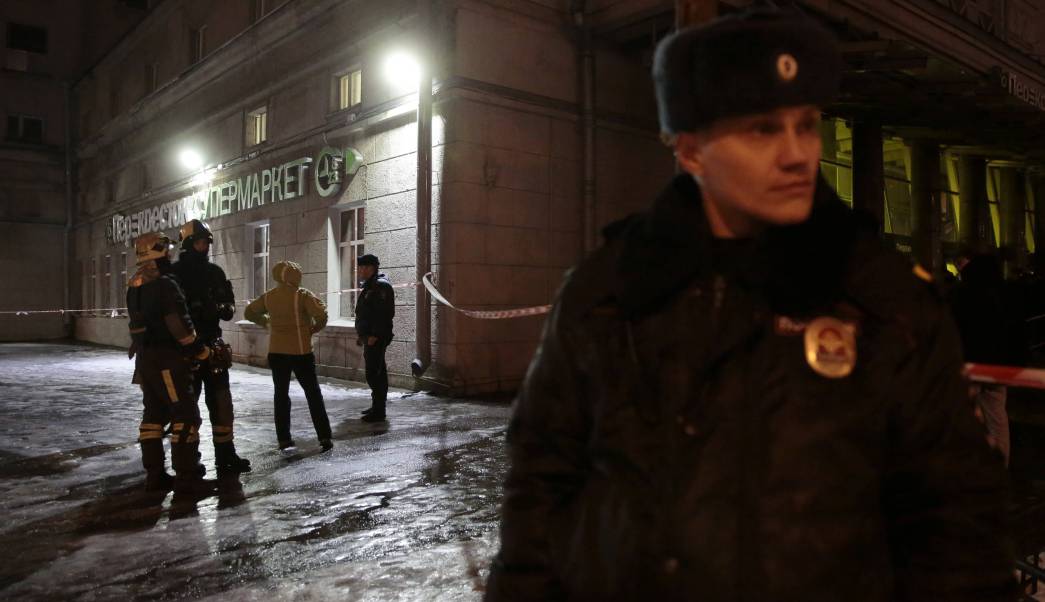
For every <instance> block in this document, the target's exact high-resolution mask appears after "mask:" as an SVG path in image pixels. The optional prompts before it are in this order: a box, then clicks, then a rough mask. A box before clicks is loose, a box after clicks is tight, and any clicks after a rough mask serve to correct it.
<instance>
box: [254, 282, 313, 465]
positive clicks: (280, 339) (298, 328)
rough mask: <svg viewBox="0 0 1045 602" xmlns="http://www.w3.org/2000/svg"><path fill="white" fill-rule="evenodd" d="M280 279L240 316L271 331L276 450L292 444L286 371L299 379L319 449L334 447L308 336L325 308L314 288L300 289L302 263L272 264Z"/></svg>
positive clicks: (311, 333)
mask: <svg viewBox="0 0 1045 602" xmlns="http://www.w3.org/2000/svg"><path fill="white" fill-rule="evenodd" d="M272 278H273V279H274V280H275V281H276V282H277V283H278V284H277V285H276V287H275V288H273V289H270V290H269V291H268V292H266V293H265V294H264V295H262V296H260V297H258V298H257V299H255V300H254V301H252V302H251V303H250V305H248V306H247V309H246V311H245V312H244V317H245V318H247V319H248V320H250V321H251V322H254V323H255V324H257V325H259V326H264V327H266V328H268V330H269V354H268V360H269V368H270V369H271V370H272V382H273V384H274V385H275V388H276V391H275V396H274V400H273V402H274V405H275V416H276V438H277V439H278V440H279V448H280V449H287V448H288V447H294V440H293V439H291V437H290V374H291V372H293V373H294V376H295V377H296V378H297V380H298V384H300V385H301V388H302V389H303V390H304V391H305V399H306V400H308V411H309V413H310V414H312V425H313V426H314V427H315V428H316V435H317V436H318V437H319V444H320V445H321V446H322V447H323V450H324V451H326V450H329V449H330V448H332V447H333V446H334V444H333V443H332V442H331V440H330V420H329V419H328V418H327V409H326V406H325V405H324V404H323V393H322V392H321V391H320V390H319V380H318V379H317V378H316V356H315V355H314V354H313V353H312V335H314V334H315V333H317V332H319V331H320V330H322V329H323V327H324V326H326V324H327V308H326V305H324V303H323V302H322V301H320V300H319V298H318V297H316V296H315V295H314V294H312V291H309V290H308V289H304V288H301V286H300V284H301V266H299V265H298V264H296V263H294V262H293V261H281V262H279V263H277V264H276V265H275V266H273V268H272Z"/></svg>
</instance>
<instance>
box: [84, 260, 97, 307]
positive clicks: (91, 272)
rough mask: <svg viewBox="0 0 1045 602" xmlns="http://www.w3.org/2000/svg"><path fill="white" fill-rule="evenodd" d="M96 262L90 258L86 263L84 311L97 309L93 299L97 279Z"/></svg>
mask: <svg viewBox="0 0 1045 602" xmlns="http://www.w3.org/2000/svg"><path fill="white" fill-rule="evenodd" d="M97 262H98V260H97V259H95V258H94V257H92V258H91V259H90V260H88V261H87V262H86V263H87V291H86V293H87V294H86V300H85V303H84V309H94V308H95V307H97V301H96V300H95V298H94V288H95V287H94V283H95V280H96V279H97V278H98V272H97V270H98V267H97Z"/></svg>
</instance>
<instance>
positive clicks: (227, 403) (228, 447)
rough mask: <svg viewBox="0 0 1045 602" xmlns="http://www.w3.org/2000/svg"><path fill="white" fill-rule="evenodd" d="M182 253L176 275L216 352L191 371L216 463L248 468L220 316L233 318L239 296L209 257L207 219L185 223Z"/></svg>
mask: <svg viewBox="0 0 1045 602" xmlns="http://www.w3.org/2000/svg"><path fill="white" fill-rule="evenodd" d="M180 238H181V253H180V254H179V255H178V262H177V263H175V264H174V266H173V271H174V275H175V276H177V278H178V283H179V284H180V285H181V287H182V289H183V290H184V291H185V300H186V303H187V304H188V307H189V312H190V314H191V315H192V321H193V323H194V324H195V325H196V331H197V333H198V334H199V337H200V339H201V340H202V341H203V342H204V343H205V344H206V345H207V346H208V347H210V348H211V350H212V351H213V355H212V356H211V357H210V358H209V359H208V360H207V361H206V362H204V363H203V365H202V366H201V368H200V370H197V371H196V372H195V373H194V375H193V379H194V380H193V390H194V391H195V393H196V399H197V401H198V400H199V396H200V393H201V392H203V391H205V394H204V399H205V401H206V403H207V413H208V414H210V424H211V431H212V432H213V434H214V463H215V465H216V466H217V469H218V472H219V474H221V473H225V474H236V473H241V472H250V461H249V460H247V459H245V458H241V457H239V456H238V455H237V454H236V444H235V443H234V442H233V432H232V420H233V417H232V392H231V390H230V389H229V367H230V366H231V365H232V353H231V349H230V347H229V345H228V344H226V343H225V342H224V341H223V340H222V338H221V326H220V324H219V322H220V321H221V320H231V319H232V316H233V314H235V312H236V297H235V295H234V294H233V292H232V283H230V282H229V280H228V278H226V277H225V271H224V270H222V269H221V268H220V267H218V266H217V265H215V264H213V263H211V262H210V258H209V257H208V255H209V253H210V246H211V244H212V243H213V242H214V236H213V235H212V234H211V231H210V228H209V227H208V226H207V224H205V223H203V222H201V221H200V220H198V219H194V220H190V221H189V222H187V223H186V224H185V225H183V226H182V227H181V230H180Z"/></svg>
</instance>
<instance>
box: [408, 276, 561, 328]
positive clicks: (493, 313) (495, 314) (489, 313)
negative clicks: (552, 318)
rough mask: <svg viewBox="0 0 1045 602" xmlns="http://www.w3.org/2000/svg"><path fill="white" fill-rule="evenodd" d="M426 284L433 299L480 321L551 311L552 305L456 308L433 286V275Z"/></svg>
mask: <svg viewBox="0 0 1045 602" xmlns="http://www.w3.org/2000/svg"><path fill="white" fill-rule="evenodd" d="M421 282H422V283H424V285H425V288H426V289H428V294H430V295H432V298H433V299H435V300H436V301H438V302H440V303H442V304H443V305H445V306H447V307H449V308H450V309H452V310H454V311H457V312H460V313H462V314H464V315H466V316H468V317H469V318H477V319H479V320H504V319H506V318H523V317H526V316H539V315H541V314H546V313H548V312H549V311H551V309H552V306H551V305H537V306H534V307H522V308H519V309H497V310H485V311H484V310H475V309H461V308H460V307H454V304H453V303H450V302H449V301H447V300H446V297H444V296H443V295H442V293H440V292H439V289H437V288H435V285H434V284H432V273H431V272H428V273H427V274H425V277H424V278H422V279H421Z"/></svg>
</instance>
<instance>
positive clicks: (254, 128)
mask: <svg viewBox="0 0 1045 602" xmlns="http://www.w3.org/2000/svg"><path fill="white" fill-rule="evenodd" d="M246 131H247V146H255V145H257V144H261V143H262V142H264V141H266V140H268V106H264V107H259V108H257V109H254V110H253V111H250V112H249V113H247V119H246Z"/></svg>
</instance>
